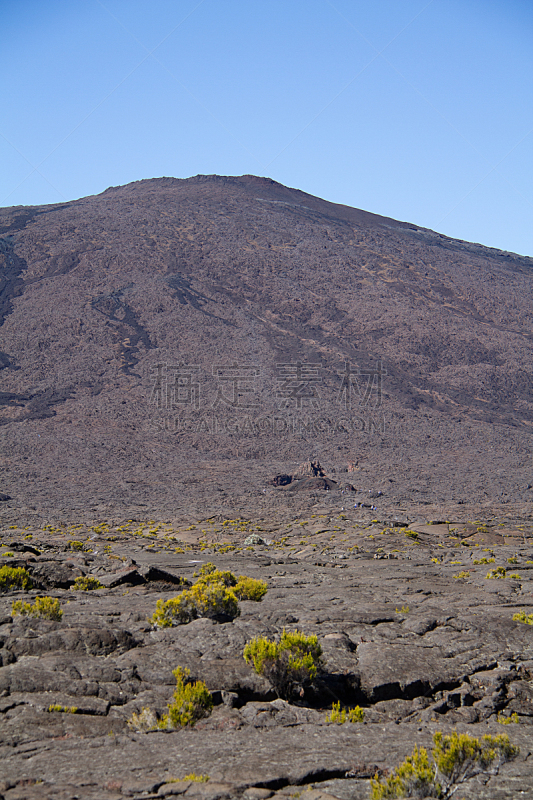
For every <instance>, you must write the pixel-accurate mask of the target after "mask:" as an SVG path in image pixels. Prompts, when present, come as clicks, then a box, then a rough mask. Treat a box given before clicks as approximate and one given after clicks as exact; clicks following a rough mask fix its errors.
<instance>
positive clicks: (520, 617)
mask: <svg viewBox="0 0 533 800" xmlns="http://www.w3.org/2000/svg"><path fill="white" fill-rule="evenodd" d="M513 619H514V621H515V622H524V623H525V624H526V625H533V614H526V612H525V611H518V612H517V613H516V614H513Z"/></svg>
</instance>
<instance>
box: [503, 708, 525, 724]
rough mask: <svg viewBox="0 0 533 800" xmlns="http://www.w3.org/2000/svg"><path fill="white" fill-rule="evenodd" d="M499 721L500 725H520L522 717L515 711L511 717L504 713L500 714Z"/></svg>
mask: <svg viewBox="0 0 533 800" xmlns="http://www.w3.org/2000/svg"><path fill="white" fill-rule="evenodd" d="M498 722H499V723H500V725H512V724H513V723H514V724H516V725H518V724H519V722H520V717H519V716H518V714H517V713H516V711H514V712H513V713H512V714H511V716H510V717H504V716H503V715H502V714H498Z"/></svg>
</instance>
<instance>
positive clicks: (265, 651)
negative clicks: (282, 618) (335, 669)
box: [243, 629, 322, 699]
mask: <svg viewBox="0 0 533 800" xmlns="http://www.w3.org/2000/svg"><path fill="white" fill-rule="evenodd" d="M321 655H322V648H321V647H320V645H319V644H318V640H317V637H316V636H306V635H305V634H304V633H301V632H300V631H294V633H290V632H289V631H286V630H285V629H283V633H282V634H281V639H280V641H279V642H274V641H271V640H270V639H267V638H266V637H264V636H259V637H256V638H255V639H252V640H251V641H250V642H248V643H247V645H246V647H245V648H244V651H243V656H244V660H245V661H246V663H247V664H253V667H254V669H255V671H256V672H257V673H258V674H259V675H264V676H265V678H267V679H268V680H269V681H270V683H271V684H272V686H273V688H274V691H275V692H276V694H277V695H278V697H283V698H285V699H289V698H290V697H291V696H292V694H293V692H294V690H295V689H296V688H299V689H300V694H303V690H304V686H305V685H307V684H310V683H312V682H313V680H314V679H315V677H316V674H317V671H318V668H319V666H320V657H321Z"/></svg>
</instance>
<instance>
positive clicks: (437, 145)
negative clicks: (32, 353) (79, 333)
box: [0, 0, 533, 255]
mask: <svg viewBox="0 0 533 800" xmlns="http://www.w3.org/2000/svg"><path fill="white" fill-rule="evenodd" d="M0 25H1V28H2V48H1V51H0V74H1V75H2V78H1V87H2V93H1V96H2V104H1V112H0V164H1V170H0V206H11V205H38V204H43V203H55V202H61V201H64V200H72V199H75V198H78V197H82V196H84V195H89V194H97V193H99V192H101V191H103V190H104V189H106V188H107V187H108V186H116V185H119V184H124V183H128V182H130V181H134V180H140V179H142V178H152V177H158V176H162V175H171V176H174V177H178V178H185V177H189V176H190V175H196V174H198V173H205V174H210V173H217V174H219V175H242V174H246V173H251V174H256V175H267V176H269V177H271V178H274V180H277V181H279V182H281V183H284V184H286V185H288V186H293V187H296V188H298V189H303V190H304V191H307V192H310V193H311V194H315V195H318V196H320V197H324V198H325V199H327V200H331V201H333V202H338V203H346V204H347V205H351V206H355V207H357V208H363V209H366V210H368V211H373V212H374V213H377V214H382V215H385V216H390V217H394V218H396V219H400V220H405V221H409V222H413V223H416V224H418V225H421V226H424V227H427V228H432V229H433V230H437V231H439V232H441V233H445V234H447V235H449V236H454V237H457V238H460V239H466V240H469V241H476V242H480V243H482V244H485V245H489V246H492V247H498V248H501V249H503V250H511V251H514V252H518V253H521V254H525V255H533V224H532V220H533V159H532V146H533V4H532V3H531V2H530V0H431V1H429V2H428V0H419V1H418V0H374V2H368V0H331V2H330V0H305V2H303V0H253V2H251V1H250V0H46V2H43V0H25V2H23V3H21V2H20V0H2V2H1V3H0Z"/></svg>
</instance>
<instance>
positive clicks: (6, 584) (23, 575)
mask: <svg viewBox="0 0 533 800" xmlns="http://www.w3.org/2000/svg"><path fill="white" fill-rule="evenodd" d="M32 586H33V584H32V580H31V578H30V575H29V573H28V571H27V570H26V569H24V567H8V566H7V565H5V566H3V567H0V591H7V590H9V589H24V590H26V589H31V587H32Z"/></svg>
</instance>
